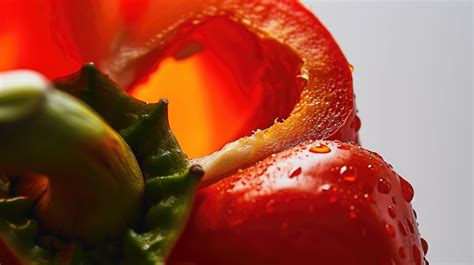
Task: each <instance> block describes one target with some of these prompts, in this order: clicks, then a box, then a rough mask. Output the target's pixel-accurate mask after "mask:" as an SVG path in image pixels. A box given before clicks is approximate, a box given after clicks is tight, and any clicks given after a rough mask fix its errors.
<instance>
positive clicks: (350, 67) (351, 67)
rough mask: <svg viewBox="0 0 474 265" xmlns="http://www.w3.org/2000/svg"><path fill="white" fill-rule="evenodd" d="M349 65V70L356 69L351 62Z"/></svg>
mask: <svg viewBox="0 0 474 265" xmlns="http://www.w3.org/2000/svg"><path fill="white" fill-rule="evenodd" d="M348 66H349V71H351V73H353V72H354V70H355V68H354V66H353V65H352V64H349V65H348Z"/></svg>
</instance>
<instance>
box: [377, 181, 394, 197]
mask: <svg viewBox="0 0 474 265" xmlns="http://www.w3.org/2000/svg"><path fill="white" fill-rule="evenodd" d="M391 189H392V185H391V184H390V182H388V181H387V180H386V179H383V178H381V179H379V181H378V182H377V190H378V191H379V192H380V193H383V194H388V193H389V192H390V190H391Z"/></svg>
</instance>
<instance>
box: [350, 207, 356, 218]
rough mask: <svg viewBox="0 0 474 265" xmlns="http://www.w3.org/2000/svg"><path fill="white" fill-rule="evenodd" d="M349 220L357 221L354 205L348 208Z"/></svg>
mask: <svg viewBox="0 0 474 265" xmlns="http://www.w3.org/2000/svg"><path fill="white" fill-rule="evenodd" d="M349 218H350V219H352V220H355V219H357V209H356V207H355V206H354V205H351V206H350V207H349Z"/></svg>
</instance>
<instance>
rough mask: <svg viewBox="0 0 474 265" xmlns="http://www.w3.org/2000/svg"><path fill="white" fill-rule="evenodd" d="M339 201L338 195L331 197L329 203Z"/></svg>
mask: <svg viewBox="0 0 474 265" xmlns="http://www.w3.org/2000/svg"><path fill="white" fill-rule="evenodd" d="M338 200H339V198H338V197H337V196H336V195H332V196H331V197H329V203H331V204H332V203H336V202H337V201H338Z"/></svg>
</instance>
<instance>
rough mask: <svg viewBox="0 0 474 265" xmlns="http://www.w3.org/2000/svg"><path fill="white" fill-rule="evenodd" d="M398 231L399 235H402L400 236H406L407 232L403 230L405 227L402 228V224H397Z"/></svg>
mask: <svg viewBox="0 0 474 265" xmlns="http://www.w3.org/2000/svg"><path fill="white" fill-rule="evenodd" d="M398 230H400V233H402V235H404V236H406V235H407V231H406V230H405V227H404V226H403V224H402V222H400V221H399V222H398Z"/></svg>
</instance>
